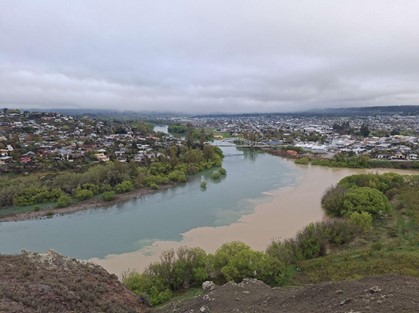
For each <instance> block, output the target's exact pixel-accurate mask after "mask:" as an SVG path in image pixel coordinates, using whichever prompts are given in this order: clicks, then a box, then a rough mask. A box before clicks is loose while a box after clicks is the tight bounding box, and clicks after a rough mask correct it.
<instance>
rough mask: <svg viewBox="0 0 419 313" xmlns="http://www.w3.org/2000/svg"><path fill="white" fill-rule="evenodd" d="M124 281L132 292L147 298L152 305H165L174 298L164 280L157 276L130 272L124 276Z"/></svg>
mask: <svg viewBox="0 0 419 313" xmlns="http://www.w3.org/2000/svg"><path fill="white" fill-rule="evenodd" d="M122 281H123V283H124V284H125V286H127V287H128V288H129V289H130V290H131V291H132V292H134V293H135V294H137V295H140V296H143V297H144V298H146V299H147V300H148V302H150V304H151V305H158V304H161V303H164V302H166V301H168V300H169V299H170V298H171V297H172V296H173V294H172V291H171V290H170V289H169V288H168V287H167V286H165V284H164V282H163V279H162V278H160V277H158V276H156V275H150V274H140V273H137V272H130V273H128V274H125V275H124V276H123V278H122Z"/></svg>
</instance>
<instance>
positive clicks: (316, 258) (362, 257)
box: [0, 173, 419, 312]
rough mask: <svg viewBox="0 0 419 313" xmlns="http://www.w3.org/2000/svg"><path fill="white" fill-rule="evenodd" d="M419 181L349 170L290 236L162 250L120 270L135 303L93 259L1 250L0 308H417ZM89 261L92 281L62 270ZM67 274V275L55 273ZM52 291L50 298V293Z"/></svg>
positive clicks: (304, 309)
mask: <svg viewBox="0 0 419 313" xmlns="http://www.w3.org/2000/svg"><path fill="white" fill-rule="evenodd" d="M418 187H419V175H411V176H408V175H398V174H394V173H387V174H383V175H377V174H359V175H352V176H348V177H345V178H344V179H342V180H341V181H340V182H339V183H338V184H337V185H336V186H334V187H332V188H330V189H328V190H327V191H326V192H325V194H324V196H323V199H322V205H323V207H324V209H325V210H326V212H327V214H328V215H329V218H328V219H327V220H325V221H323V222H319V223H315V224H310V225H308V226H307V227H305V228H304V229H303V230H301V231H300V232H299V233H298V234H297V235H296V236H295V237H293V238H291V239H287V240H284V241H274V242H272V243H271V244H270V245H269V246H268V247H267V249H266V251H265V252H260V251H254V250H252V249H251V248H250V247H249V246H247V245H246V244H244V243H241V242H231V243H226V244H224V245H223V246H221V247H220V248H219V249H218V250H217V251H216V252H215V253H214V254H206V253H205V251H203V250H202V249H200V248H187V247H182V248H180V249H178V250H177V251H173V250H168V251H166V252H164V253H163V254H162V256H161V258H160V261H159V262H155V263H153V264H151V265H150V266H149V267H148V268H147V269H146V270H145V271H144V272H143V273H136V272H128V273H127V274H126V275H125V277H124V279H123V282H124V284H125V285H126V286H127V287H128V288H129V289H130V290H132V291H133V292H134V293H135V294H136V295H137V296H138V298H136V301H137V303H136V304H135V305H137V307H136V310H137V311H135V310H134V309H133V308H134V307H129V306H131V305H134V304H133V302H132V301H129V302H128V301H125V302H123V303H121V301H119V300H120V299H121V297H122V296H121V293H122V294H124V296H123V298H124V299H133V298H131V296H128V295H127V294H126V291H124V289H123V288H122V287H121V286H118V284H119V283H118V282H117V280H116V277H115V276H112V277H111V279H109V278H106V277H108V276H107V275H108V274H106V272H105V271H103V270H102V269H101V268H100V267H98V266H94V265H82V263H80V262H78V261H75V260H72V261H68V259H65V258H63V257H61V258H60V257H58V256H57V254H55V253H53V252H50V253H48V254H46V255H37V254H28V253H24V254H23V255H20V256H0V262H1V263H2V266H1V269H2V271H5V272H2V275H0V291H1V293H0V294H1V295H2V299H1V301H0V309H3V310H8V311H10V312H36V310H38V311H39V310H40V308H47V307H48V306H50V308H52V307H51V306H54V307H53V308H54V309H51V310H50V311H54V310H56V311H58V310H59V308H60V309H61V310H63V308H65V310H74V307H75V306H77V308H78V309H81V308H89V309H91V310H92V308H93V309H98V308H100V309H98V310H99V311H103V312H116V311H115V310H116V308H118V309H119V311H118V312H146V311H147V310H150V308H148V307H146V306H145V305H144V304H151V305H154V306H155V305H160V306H158V307H157V308H156V309H153V312H189V311H191V310H194V311H197V312H226V311H233V310H236V311H237V310H240V311H242V312H249V311H251V312H290V311H292V312H307V311H311V312H340V311H342V312H350V311H362V309H365V308H366V307H368V308H369V310H370V311H379V312H394V311H399V312H400V311H406V312H415V311H417V310H418V308H419V302H418V297H417V290H418V287H419V247H418V236H419V227H418V225H419V202H418V201H419V188H418ZM34 258H35V259H36V260H38V261H36V262H37V263H36V266H34V265H33V264H34V263H33V262H34V261H32V260H33V259H34ZM39 260H42V262H40V261H39ZM63 260H64V261H63ZM65 260H67V261H65ZM77 263H79V264H77ZM16 264H29V265H27V266H16ZM3 265H4V266H3ZM86 266H87V267H88V268H89V269H88V272H91V273H95V275H96V281H93V280H91V279H90V278H89V279H85V277H83V278H81V277H80V278H77V277H74V278H73V276H72V275H70V276H68V275H69V274H68V273H70V272H69V269H70V270H72V271H74V270H77V268H78V267H80V268H83V267H86ZM48 271H49V272H48ZM51 271H54V277H52V276H51V274H49V273H50V272H51ZM63 275H67V276H66V277H67V278H66V279H62V278H59V277H62V276H63ZM89 275H91V274H89ZM373 275H374V276H373ZM375 275H379V276H375ZM400 275H403V276H400ZM371 276H373V277H371ZM86 277H90V276H86ZM17 281H19V282H20V283H19V284H17V283H16V282H17ZM331 281H333V283H331ZM22 282H24V283H22ZM110 283H111V285H112V286H114V287H113V288H117V289H118V290H119V291H117V292H113V293H112V295H113V297H112V299H113V300H112V301H111V302H109V301H108V300H109V298H107V295H109V294H110V293H109V292H110V291H109V285H110ZM86 284H87V285H86ZM307 284H308V285H307ZM312 284H315V285H312ZM85 285H86V286H87V287H86V286H85ZM201 285H202V286H203V288H204V291H202V289H201ZM80 286H82V287H83V288H82V289H80V288H79V287H80ZM269 286H273V287H278V286H280V287H287V288H276V289H271V287H269ZM291 286H298V287H297V288H290V287H291ZM76 287H77V288H76ZM121 288H122V289H121ZM12 291H13V292H12ZM48 295H49V297H50V298H51V297H52V298H53V299H55V300H54V301H47V299H49V298H48ZM131 295H132V294H131ZM104 297H105V298H106V300H103V301H102V300H101V301H96V300H95V299H104ZM66 298H69V301H67V300H66ZM185 298H186V299H185ZM70 300H71V301H70ZM168 301H169V303H168V304H165V303H167V302H168ZM162 304H163V306H161V305H162ZM123 305H125V306H124V307H123ZM138 305H140V306H142V307H141V308H140V307H138ZM127 306H128V307H129V308H127ZM10 308H14V311H13V310H10ZM19 310H20V311H19ZM141 310H143V311H141Z"/></svg>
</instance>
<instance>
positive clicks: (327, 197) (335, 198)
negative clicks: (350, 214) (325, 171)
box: [321, 185, 346, 216]
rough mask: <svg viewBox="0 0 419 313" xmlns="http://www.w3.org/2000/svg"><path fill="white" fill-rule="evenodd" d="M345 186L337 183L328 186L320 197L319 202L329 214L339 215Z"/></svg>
mask: <svg viewBox="0 0 419 313" xmlns="http://www.w3.org/2000/svg"><path fill="white" fill-rule="evenodd" d="M345 194H346V188H344V187H342V186H340V185H337V186H335V187H331V188H328V189H327V190H326V192H325V194H324V195H323V197H322V200H321V204H322V206H323V208H324V209H325V210H326V213H327V214H328V215H330V216H341V215H342V208H343V201H344V199H345Z"/></svg>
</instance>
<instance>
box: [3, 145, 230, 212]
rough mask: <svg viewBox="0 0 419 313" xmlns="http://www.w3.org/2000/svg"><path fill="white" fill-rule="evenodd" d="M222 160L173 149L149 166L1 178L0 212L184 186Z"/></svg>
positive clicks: (206, 150) (210, 150)
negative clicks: (192, 177)
mask: <svg viewBox="0 0 419 313" xmlns="http://www.w3.org/2000/svg"><path fill="white" fill-rule="evenodd" d="M222 158H223V154H222V151H221V150H220V149H219V148H217V147H214V146H211V145H204V146H203V148H202V149H200V148H186V147H184V146H182V147H179V146H174V145H173V146H171V147H169V148H168V150H167V151H166V153H165V155H162V156H161V157H160V159H159V161H157V162H153V163H151V164H150V165H142V166H139V165H138V164H137V163H135V162H129V163H120V162H117V161H115V162H108V163H106V164H97V165H94V166H91V167H90V168H88V169H87V170H86V171H84V172H82V173H78V172H72V171H67V172H59V173H33V174H29V175H26V176H19V177H12V176H5V177H2V179H1V181H0V210H1V208H6V207H14V206H15V207H21V206H30V205H38V204H43V203H54V204H55V205H56V206H58V207H63V206H67V205H69V204H71V203H72V202H74V201H84V200H87V199H90V198H92V197H95V196H100V195H102V198H103V199H104V200H105V201H109V200H112V199H113V198H114V197H115V194H118V193H125V192H128V191H131V190H133V189H138V188H143V187H151V188H155V189H158V188H159V186H160V185H165V184H168V183H171V182H185V181H186V180H187V176H188V175H192V174H196V173H197V172H199V171H202V170H204V169H209V168H212V167H214V166H221V163H222Z"/></svg>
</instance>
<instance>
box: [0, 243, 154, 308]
mask: <svg viewBox="0 0 419 313" xmlns="http://www.w3.org/2000/svg"><path fill="white" fill-rule="evenodd" d="M148 311H149V309H148V306H147V305H146V304H145V303H144V302H143V300H142V298H140V297H138V296H136V295H134V294H133V293H132V292H130V291H129V290H128V289H127V288H126V287H125V286H124V285H123V284H122V283H121V282H120V281H119V280H118V278H117V277H116V276H115V275H111V274H109V273H108V272H106V271H105V270H104V269H103V268H102V267H100V266H98V265H94V264H93V263H88V262H83V261H79V260H76V259H74V258H67V257H64V256H62V255H60V254H58V253H56V252H54V251H52V250H50V251H48V252H47V253H44V254H37V253H31V252H22V254H20V255H0V312H8V313H9V312H10V313H12V312H13V313H14V312H16V313H18V312H19V313H31V312H121V313H125V312H126V313H128V312H129V313H131V312H132V313H143V312H148Z"/></svg>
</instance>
